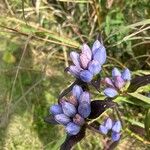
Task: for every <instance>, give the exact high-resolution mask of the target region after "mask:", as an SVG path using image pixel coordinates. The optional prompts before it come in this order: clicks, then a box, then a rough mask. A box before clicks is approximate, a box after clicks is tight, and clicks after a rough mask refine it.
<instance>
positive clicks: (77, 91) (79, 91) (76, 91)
mask: <svg viewBox="0 0 150 150" xmlns="http://www.w3.org/2000/svg"><path fill="white" fill-rule="evenodd" d="M82 92H83V90H82V88H81V87H80V86H79V85H74V87H73V88H72V95H73V96H75V97H76V98H77V99H79V97H80V95H81V94H82Z"/></svg>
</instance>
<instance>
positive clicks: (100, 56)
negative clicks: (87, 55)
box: [92, 40, 106, 65]
mask: <svg viewBox="0 0 150 150" xmlns="http://www.w3.org/2000/svg"><path fill="white" fill-rule="evenodd" d="M92 54H93V59H94V60H97V61H98V62H99V63H100V65H103V64H104V63H105V61H106V49H105V47H104V45H103V44H101V43H100V42H99V41H98V40H96V41H95V42H94V44H93V47H92Z"/></svg>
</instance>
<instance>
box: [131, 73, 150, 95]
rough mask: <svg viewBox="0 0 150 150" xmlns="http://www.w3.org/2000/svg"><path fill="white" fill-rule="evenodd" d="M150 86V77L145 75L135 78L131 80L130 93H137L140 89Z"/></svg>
mask: <svg viewBox="0 0 150 150" xmlns="http://www.w3.org/2000/svg"><path fill="white" fill-rule="evenodd" d="M147 84H150V75H144V76H139V77H135V78H134V79H132V80H131V83H130V86H129V87H128V91H129V92H134V91H136V90H137V89H138V88H139V87H141V86H145V85H147Z"/></svg>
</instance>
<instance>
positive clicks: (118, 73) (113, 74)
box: [112, 68, 121, 77]
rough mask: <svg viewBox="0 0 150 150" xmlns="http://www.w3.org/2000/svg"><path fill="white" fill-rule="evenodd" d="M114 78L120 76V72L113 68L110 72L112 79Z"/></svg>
mask: <svg viewBox="0 0 150 150" xmlns="http://www.w3.org/2000/svg"><path fill="white" fill-rule="evenodd" d="M116 76H121V72H120V71H119V70H118V69H117V68H114V69H113V70H112V77H116Z"/></svg>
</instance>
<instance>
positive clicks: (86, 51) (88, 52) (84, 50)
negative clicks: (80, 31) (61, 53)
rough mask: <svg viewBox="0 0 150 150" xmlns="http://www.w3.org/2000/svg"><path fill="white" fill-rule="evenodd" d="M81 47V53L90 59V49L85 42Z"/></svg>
mask: <svg viewBox="0 0 150 150" xmlns="http://www.w3.org/2000/svg"><path fill="white" fill-rule="evenodd" d="M81 49H82V53H83V54H85V55H86V57H87V58H88V59H89V60H91V59H92V52H91V49H90V48H89V46H88V45H87V44H83V45H82V48H81Z"/></svg>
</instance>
